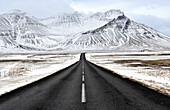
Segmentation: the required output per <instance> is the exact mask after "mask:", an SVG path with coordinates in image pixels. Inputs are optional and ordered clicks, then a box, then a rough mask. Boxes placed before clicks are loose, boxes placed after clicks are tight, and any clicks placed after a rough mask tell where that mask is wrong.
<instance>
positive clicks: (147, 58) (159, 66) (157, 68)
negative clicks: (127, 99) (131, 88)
mask: <svg viewBox="0 0 170 110" xmlns="http://www.w3.org/2000/svg"><path fill="white" fill-rule="evenodd" d="M86 59H87V60H89V61H90V62H92V63H94V64H96V65H98V66H100V67H103V68H105V69H108V70H111V71H113V72H114V73H116V74H118V75H120V76H122V77H123V78H129V79H130V80H133V81H135V82H139V83H141V84H143V85H144V86H146V87H149V88H151V89H154V90H156V91H158V92H160V93H163V94H165V95H168V96H170V52H168V51H164V52H115V53H88V54H86Z"/></svg>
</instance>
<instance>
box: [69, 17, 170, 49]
mask: <svg viewBox="0 0 170 110" xmlns="http://www.w3.org/2000/svg"><path fill="white" fill-rule="evenodd" d="M66 45H72V46H69V47H71V48H73V47H74V48H79V49H82V48H84V49H86V50H94V49H96V48H97V49H108V50H113V49H114V50H129V49H137V50H139V49H144V48H149V49H169V48H170V37H168V36H166V35H163V34H161V33H159V32H157V31H155V30H154V29H152V28H149V27H147V26H145V25H143V24H139V23H136V22H134V21H132V20H130V19H129V18H127V17H126V16H125V15H124V14H122V15H120V16H118V17H117V18H116V19H113V20H112V21H110V22H109V23H107V24H105V25H104V26H102V27H99V28H97V29H95V30H90V31H87V32H85V33H80V34H76V35H75V36H74V37H72V39H71V40H70V41H68V42H67V43H66Z"/></svg>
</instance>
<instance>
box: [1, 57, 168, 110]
mask: <svg viewBox="0 0 170 110" xmlns="http://www.w3.org/2000/svg"><path fill="white" fill-rule="evenodd" d="M82 76H84V77H82ZM82 85H83V87H84V88H83V87H82ZM82 94H83V95H82ZM0 110H170V97H167V96H164V95H162V94H159V93H157V92H155V91H153V90H151V89H148V88H146V87H144V86H142V85H141V84H138V83H135V82H132V81H130V80H128V79H124V78H121V77H120V76H118V75H116V74H113V73H112V72H110V71H107V70H105V69H103V68H100V67H98V66H96V65H94V64H91V63H90V62H88V61H86V60H85V55H84V54H82V55H81V58H80V61H79V62H77V63H76V64H73V65H72V66H70V67H68V68H66V69H64V70H62V71H60V72H57V73H55V74H53V75H51V76H49V77H47V78H44V79H42V80H40V81H37V82H35V83H33V84H30V85H27V86H25V87H22V88H20V89H17V90H15V91H13V92H10V93H7V94H5V95H3V96H1V97H0Z"/></svg>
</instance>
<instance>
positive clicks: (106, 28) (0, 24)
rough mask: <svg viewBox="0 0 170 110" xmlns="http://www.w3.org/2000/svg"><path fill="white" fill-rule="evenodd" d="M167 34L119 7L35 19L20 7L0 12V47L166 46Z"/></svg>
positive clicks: (57, 48)
mask: <svg viewBox="0 0 170 110" xmlns="http://www.w3.org/2000/svg"><path fill="white" fill-rule="evenodd" d="M169 42H170V37H169V36H166V35H164V34H162V33H160V32H158V31H156V30H154V29H152V28H150V27H147V26H145V25H143V24H140V23H136V22H134V21H133V20H131V19H129V18H128V17H127V16H125V14H124V13H123V12H121V11H120V10H114V9H112V10H109V11H106V12H104V13H102V12H97V13H95V14H93V15H83V14H81V13H79V12H74V13H60V14H58V15H56V16H53V17H50V18H46V19H41V20H39V19H36V18H34V17H33V16H30V15H28V14H27V13H25V12H22V11H20V10H13V11H11V12H9V13H5V14H2V15H0V43H1V44H0V47H1V48H6V49H8V47H12V48H17V49H18V48H21V49H23V50H28V51H30V50H35V51H61V50H62V51H67V50H72V51H75V50H87V51H88V50H94V51H95V50H102V49H103V50H106V49H108V50H112V51H115V50H127V51H128V50H129V51H130V50H141V49H145V48H149V49H153V50H157V49H158V50H159V49H163V50H166V49H170V48H169V47H170V43H169Z"/></svg>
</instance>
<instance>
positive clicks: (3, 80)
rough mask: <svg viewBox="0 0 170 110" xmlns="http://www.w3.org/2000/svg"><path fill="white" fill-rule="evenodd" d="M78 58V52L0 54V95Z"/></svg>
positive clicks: (51, 72) (62, 67) (59, 68)
mask: <svg viewBox="0 0 170 110" xmlns="http://www.w3.org/2000/svg"><path fill="white" fill-rule="evenodd" d="M79 58H80V54H11V55H10V54H1V55H0V95H2V94H5V93H7V92H10V91H12V90H15V89H17V88H20V87H22V86H25V85H27V84H30V83H32V82H35V81H37V80H40V79H42V78H44V77H47V76H49V75H51V74H54V73H55V72H57V71H60V70H62V69H64V68H66V67H68V66H70V65H72V64H74V63H75V62H77V61H79Z"/></svg>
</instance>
